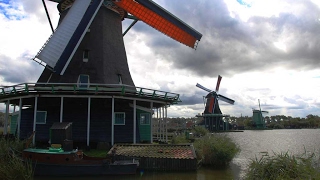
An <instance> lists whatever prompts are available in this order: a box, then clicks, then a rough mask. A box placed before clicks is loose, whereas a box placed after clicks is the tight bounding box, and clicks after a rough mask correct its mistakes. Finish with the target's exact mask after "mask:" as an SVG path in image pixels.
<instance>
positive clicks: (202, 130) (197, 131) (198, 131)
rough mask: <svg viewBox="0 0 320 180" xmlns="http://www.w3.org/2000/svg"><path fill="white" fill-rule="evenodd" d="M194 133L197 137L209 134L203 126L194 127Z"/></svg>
mask: <svg viewBox="0 0 320 180" xmlns="http://www.w3.org/2000/svg"><path fill="white" fill-rule="evenodd" d="M192 132H193V134H194V136H195V137H201V136H205V135H206V134H208V133H209V131H208V130H207V129H206V128H204V127H202V126H196V127H194V128H193V130H192Z"/></svg>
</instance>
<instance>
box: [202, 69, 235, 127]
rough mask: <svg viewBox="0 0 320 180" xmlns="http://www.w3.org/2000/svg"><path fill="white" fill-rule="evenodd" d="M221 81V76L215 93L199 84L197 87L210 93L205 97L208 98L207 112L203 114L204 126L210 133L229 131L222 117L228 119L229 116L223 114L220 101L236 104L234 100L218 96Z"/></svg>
mask: <svg viewBox="0 0 320 180" xmlns="http://www.w3.org/2000/svg"><path fill="white" fill-rule="evenodd" d="M221 79H222V77H221V76H220V75H219V76H218V80H217V85H216V90H215V91H213V90H210V89H208V88H205V87H204V86H202V85H200V84H198V83H197V85H196V86H197V87H198V88H200V89H203V90H205V91H207V92H209V93H208V95H207V96H206V97H205V98H206V106H205V110H204V113H203V117H204V125H205V126H206V127H207V128H208V129H209V130H210V131H217V130H227V129H228V123H225V122H224V121H223V120H222V117H226V116H228V115H223V114H222V112H221V110H220V107H219V103H218V100H222V101H224V102H227V103H229V104H232V105H233V104H234V102H235V101H234V100H232V99H230V98H228V97H226V96H223V95H221V94H218V92H219V87H220V82H221Z"/></svg>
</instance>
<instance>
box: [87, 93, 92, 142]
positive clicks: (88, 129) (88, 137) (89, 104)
mask: <svg viewBox="0 0 320 180" xmlns="http://www.w3.org/2000/svg"><path fill="white" fill-rule="evenodd" d="M90 107H91V97H88V119H87V120H88V124H87V146H88V147H89V145H90Z"/></svg>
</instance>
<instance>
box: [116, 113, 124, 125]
mask: <svg viewBox="0 0 320 180" xmlns="http://www.w3.org/2000/svg"><path fill="white" fill-rule="evenodd" d="M125 115H126V114H125V113H124V112H115V113H114V125H125V123H126V119H125V117H126V116H125Z"/></svg>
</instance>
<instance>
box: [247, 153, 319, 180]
mask: <svg viewBox="0 0 320 180" xmlns="http://www.w3.org/2000/svg"><path fill="white" fill-rule="evenodd" d="M318 162H319V159H317V158H316V156H315V154H311V155H307V153H304V154H302V155H291V154H289V153H288V152H287V153H280V154H276V153H275V154H274V155H273V156H270V155H269V154H267V153H266V154H265V155H264V156H262V157H261V158H260V159H258V158H255V159H252V160H251V163H250V164H249V168H248V172H247V174H246V177H245V179H248V180H249V179H268V180H269V179H270V180H278V179H320V172H319V170H318V169H317V167H316V165H317V164H316V163H318Z"/></svg>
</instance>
